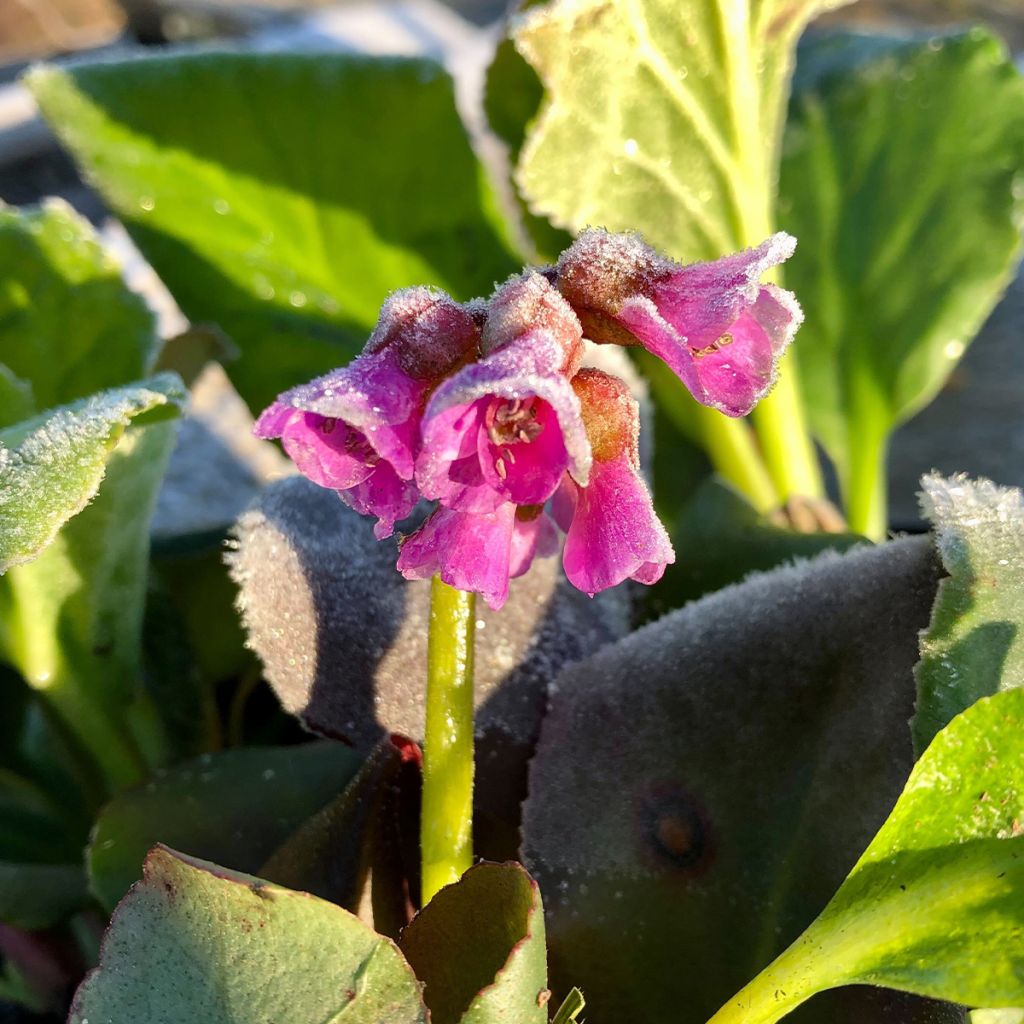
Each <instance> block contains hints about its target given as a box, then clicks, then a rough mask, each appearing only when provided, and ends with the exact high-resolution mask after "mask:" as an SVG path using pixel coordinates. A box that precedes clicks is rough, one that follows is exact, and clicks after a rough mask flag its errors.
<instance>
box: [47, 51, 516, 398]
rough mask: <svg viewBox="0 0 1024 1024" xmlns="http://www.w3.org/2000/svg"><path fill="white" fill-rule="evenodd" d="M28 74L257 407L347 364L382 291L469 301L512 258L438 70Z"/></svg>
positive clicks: (132, 68)
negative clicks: (235, 352)
mask: <svg viewBox="0 0 1024 1024" xmlns="http://www.w3.org/2000/svg"><path fill="white" fill-rule="evenodd" d="M28 83H29V85H30V87H31V88H32V90H33V92H34V94H35V96H36V98H37V99H38V101H39V104H40V106H41V107H42V109H43V111H44V113H45V115H46V117H47V118H48V120H49V121H50V123H51V124H53V125H54V127H55V129H56V130H57V133H58V135H59V136H60V138H61V139H62V141H63V142H64V143H65V145H67V146H68V147H69V148H70V149H71V151H72V152H73V153H74V155H75V157H76V158H77V160H78V161H79V162H80V163H81V164H82V166H83V167H84V168H85V170H86V172H87V173H88V175H89V177H90V179H91V180H92V181H93V182H94V183H95V184H96V185H97V187H98V188H99V189H100V191H101V193H102V194H103V196H104V198H105V199H106V200H107V201H108V202H109V203H110V204H111V206H112V207H113V208H114V209H115V210H116V211H117V213H118V215H119V216H120V217H121V219H122V220H123V221H124V222H125V224H126V226H127V227H128V229H129V231H130V232H131V234H132V236H133V238H134V239H135V240H136V242H137V243H138V244H139V246H140V247H141V249H142V251H143V253H144V254H145V255H146V257H147V258H148V259H149V261H150V262H151V263H152V264H153V266H154V267H155V268H156V270H157V272H158V273H159V274H160V277H161V278H162V279H163V281H164V282H165V283H166V284H167V286H168V288H170V290H171V292H172V293H173V295H174V297H175V298H176V299H177V301H178V303H179V304H180V305H181V307H182V309H183V310H184V311H185V313H186V314H187V315H188V316H189V317H191V318H192V319H193V320H209V321H213V322H216V323H218V324H219V325H220V326H221V327H222V328H223V329H224V330H225V331H226V332H227V333H228V334H229V335H230V336H231V338H232V339H233V340H234V341H235V342H236V343H237V344H238V345H239V347H240V348H241V350H242V358H241V359H240V360H239V361H238V363H236V364H235V365H234V366H233V367H232V377H233V379H234V380H235V382H236V385H237V386H238V388H239V391H240V392H241V393H242V396H243V397H244V398H245V399H246V400H247V401H248V402H249V403H250V405H251V406H252V407H253V408H254V409H259V408H262V407H263V406H264V405H265V404H267V403H268V402H269V401H270V400H271V399H272V398H273V397H274V396H275V395H276V393H277V392H279V391H281V390H283V389H285V388H286V387H289V386H291V385H293V384H295V383H296V382H298V381H301V380H304V379H306V378H308V377H309V376H311V375H312V374H314V373H319V372H323V371H325V370H327V369H329V368H330V367H332V366H336V365H338V364H339V363H342V362H345V361H347V360H348V359H349V358H351V357H352V355H354V354H355V353H356V352H357V351H359V349H360V348H362V345H363V342H364V341H365V339H366V336H367V334H368V332H369V331H370V329H371V328H372V327H373V325H374V323H375V322H376V319H377V311H378V308H379V306H380V304H381V302H382V300H383V299H384V297H385V296H386V295H387V293H388V292H389V291H391V290H392V289H394V288H398V287H402V286H406V285H414V284H432V285H437V286H439V287H442V288H445V289H447V290H449V291H451V292H452V293H453V294H455V295H456V297H458V298H469V297H471V296H473V295H475V294H479V293H486V292H490V290H491V288H492V287H493V283H494V281H495V280H499V279H501V278H504V277H505V276H507V275H508V274H509V273H511V272H512V271H513V270H514V269H515V262H516V261H514V260H513V258H512V256H511V255H510V249H509V245H508V241H507V238H506V229H505V226H504V224H503V222H502V220H501V217H500V215H499V214H498V212H497V206H496V203H495V199H494V196H493V194H492V191H491V189H490V186H489V184H488V183H487V181H486V178H485V175H484V172H483V169H482V168H481V166H480V165H479V163H478V162H477V160H476V158H475V157H474V155H473V153H472V150H471V149H470V147H469V143H468V141H467V138H466V133H465V130H464V128H463V126H462V124H461V122H460V121H459V118H458V116H457V114H456V111H455V104H454V98H453V91H452V83H451V81H450V79H449V78H448V77H447V76H446V75H445V74H444V73H443V72H442V71H441V69H440V68H439V67H437V66H436V65H435V64H432V63H430V62H427V61H422V60H401V59H369V58H364V57H356V56H350V55H339V54H330V55H328V54H316V55H308V56H307V55H295V54H255V53H250V54H243V53H217V54H211V53H205V54H190V55H173V56H161V57H158V58H156V59H152V60H134V61H122V62H106V63H97V64H91V65H78V66H74V67H71V68H63V69H57V68H42V69H39V70H36V71H34V72H32V73H31V74H30V75H29V78H28Z"/></svg>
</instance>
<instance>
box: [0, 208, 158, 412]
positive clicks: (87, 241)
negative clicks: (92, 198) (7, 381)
mask: <svg viewBox="0 0 1024 1024" xmlns="http://www.w3.org/2000/svg"><path fill="white" fill-rule="evenodd" d="M157 345H158V343H157V337H156V325H155V323H154V318H153V314H152V313H151V312H150V311H149V309H148V308H147V306H146V304H145V302H144V301H143V300H142V298H141V297H140V296H138V295H136V294H135V293H134V292H131V291H129V289H128V287H127V285H126V284H125V283H124V281H123V279H122V277H121V272H120V269H119V268H118V266H117V264H116V263H115V262H114V261H113V260H112V259H111V258H110V256H108V255H107V254H106V253H105V252H104V251H103V249H102V247H101V245H100V243H99V240H98V239H97V237H96V234H95V232H94V231H93V229H92V227H91V225H90V224H89V222H88V221H87V220H86V219H85V218H84V217H82V216H80V215H79V214H77V213H75V211H74V210H73V209H72V208H71V207H70V206H68V205H67V203H65V202H64V201H63V200H60V199H49V200H47V201H46V202H45V203H44V204H43V206H42V207H38V208H30V209H26V210H14V209H8V208H0V364H2V365H0V426H9V425H11V424H12V423H16V422H17V421H18V420H21V419H27V418H28V417H29V416H31V415H34V414H35V413H38V412H42V411H43V410H44V409H52V408H54V407H56V406H58V405H66V404H67V403H69V402H72V401H74V400H75V399H76V398H82V397H84V396H85V395H91V394H93V393H94V392H96V391H102V390H104V389H105V388H111V387H116V386H118V385H120V384H126V383H128V382H129V381H133V380H138V379H139V378H140V377H144V376H145V375H146V374H147V373H149V372H150V371H151V369H152V362H153V359H154V358H155V356H156V349H157ZM4 368H6V371H7V372H9V374H10V375H12V376H16V377H18V378H20V379H21V381H22V386H23V388H24V389H26V390H27V395H26V397H27V402H25V403H23V404H21V405H20V407H13V408H12V407H11V406H10V405H8V403H7V402H6V401H4V400H3V397H4V390H3V389H4V384H3V381H4V376H5V374H4Z"/></svg>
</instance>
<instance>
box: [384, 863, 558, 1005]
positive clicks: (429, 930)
mask: <svg viewBox="0 0 1024 1024" xmlns="http://www.w3.org/2000/svg"><path fill="white" fill-rule="evenodd" d="M401 947H402V952H403V953H405V955H406V957H407V958H408V960H409V963H410V964H412V967H413V970H414V971H415V972H416V976H417V977H418V978H419V979H420V981H422V982H423V983H424V989H423V998H424V1001H425V1002H426V1004H427V1007H428V1009H429V1010H430V1019H431V1022H432V1024H502V1022H504V1021H515V1022H516V1024H545V1022H546V1021H547V1019H548V1011H547V1001H548V999H549V998H550V995H551V993H550V992H549V991H548V988H547V953H546V950H545V947H544V911H543V909H542V907H541V902H540V890H539V889H538V888H537V883H536V882H534V881H533V879H532V878H530V876H529V875H528V874H527V873H526V872H525V871H524V870H523V869H522V868H521V867H520V866H519V865H518V864H513V863H509V864H489V863H487V862H483V863H480V864H477V865H475V866H474V867H472V868H470V869H469V871H467V872H466V873H465V874H464V875H463V876H462V878H461V879H459V881H458V882H455V883H454V884H453V885H448V886H445V888H443V889H442V890H441V891H440V892H438V893H437V895H435V896H434V898H433V899H432V900H431V901H430V902H429V903H428V904H427V905H426V906H425V907H424V908H423V910H421V911H420V913H419V914H418V915H417V916H416V917H415V918H413V920H412V923H411V924H410V925H409V927H408V928H406V930H405V931H404V932H403V933H402V940H401Z"/></svg>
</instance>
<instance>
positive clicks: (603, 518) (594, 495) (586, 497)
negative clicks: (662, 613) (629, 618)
mask: <svg viewBox="0 0 1024 1024" xmlns="http://www.w3.org/2000/svg"><path fill="white" fill-rule="evenodd" d="M570 486H571V485H570ZM562 499H563V502H566V501H568V502H571V503H572V505H573V514H572V522H571V524H570V526H569V530H568V534H567V535H566V539H565V552H564V554H563V556H562V562H563V565H564V567H565V575H566V576H567V578H568V580H569V582H570V583H571V584H572V585H573V586H574V587H577V588H578V589H579V590H582V591H583V592H584V593H587V594H590V595H591V596H593V595H594V594H596V593H598V592H599V591H601V590H607V589H608V588H609V587H614V586H616V584H619V583H621V582H622V581H623V580H625V579H634V580H637V581H638V582H640V583H648V584H650V583H655V582H656V581H657V580H659V579H660V578H661V575H662V573H663V572H664V571H665V566H666V565H669V564H671V563H672V562H674V561H675V552H674V551H673V550H672V544H671V542H670V541H669V539H668V534H666V532H665V528H664V527H663V526H662V525H661V523H660V522H659V521H658V517H657V516H656V515H655V513H654V507H653V505H652V504H651V495H650V493H649V492H648V490H647V486H646V484H645V483H644V482H643V480H642V479H641V478H640V476H639V474H638V473H637V471H636V470H635V469H634V468H633V466H632V465H631V461H630V458H629V453H628V452H627V451H625V450H624V451H623V452H622V453H621V454H620V455H619V456H618V457H617V458H615V459H613V460H612V461H610V462H595V463H594V468H593V471H592V473H591V479H590V483H589V484H588V485H587V486H586V487H577V488H575V494H572V493H567V494H565V495H563V496H562ZM563 514H564V513H563Z"/></svg>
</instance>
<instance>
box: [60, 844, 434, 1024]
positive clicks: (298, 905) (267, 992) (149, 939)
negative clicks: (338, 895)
mask: <svg viewBox="0 0 1024 1024" xmlns="http://www.w3.org/2000/svg"><path fill="white" fill-rule="evenodd" d="M90 1020H91V1021H138V1022H140V1024H141V1022H143V1021H145V1022H146V1024H157V1022H159V1024H195V1022H196V1021H203V1022H204V1024H277V1022H280V1021H285V1020H287V1021H290V1022H292V1024H327V1022H332V1021H338V1022H341V1021H342V1020H344V1022H345V1024H349V1022H351V1024H426V1020H427V1014H426V1010H425V1008H424V1006H423V1002H422V1000H421V998H420V991H419V985H418V984H417V982H416V979H415V977H414V976H413V973H412V971H411V970H410V969H409V966H408V964H406V963H405V961H404V960H403V959H402V956H401V954H400V953H399V952H398V950H397V949H396V948H395V946H394V944H393V943H392V942H391V941H390V940H388V939H385V938H382V937H381V936H379V935H375V934H374V933H373V932H372V931H370V929H369V928H367V927H366V926H365V925H363V924H361V923H360V922H359V921H358V920H357V919H356V918H355V917H353V916H352V915H351V914H349V913H348V912H346V911H344V910H342V909H341V908H340V907H336V906H334V905H333V904H332V903H325V902H324V901H323V900H319V899H317V898H316V897H314V896H309V895H307V894H306V893H298V892H292V891H290V890H288V889H282V888H280V887H279V886H276V885H271V884H270V883H267V882H263V881H261V880H259V879H257V878H253V877H252V876H251V875H244V874H240V873H238V872H234V871H228V870H227V869H225V868H220V867H217V866H215V865H213V864H209V863H206V862H204V861H200V860H195V859H193V858H190V857H186V856H184V855H183V854H177V853H174V852H173V851H171V850H168V849H166V848H164V847H159V846H158V847H156V848H155V849H154V850H153V851H152V852H151V853H150V855H149V856H148V857H147V859H146V867H145V873H144V877H143V881H142V883H141V884H140V885H138V886H136V887H135V888H134V889H132V891H131V892H130V893H129V894H128V896H126V897H125V899H124V900H123V901H122V902H121V904H120V905H119V906H118V908H117V910H116V911H115V913H114V917H113V920H112V923H111V926H110V929H109V931H108V932H107V935H106V937H105V939H104V941H103V948H102V951H101V954H100V966H99V967H98V968H97V970H95V971H94V972H93V973H92V974H90V975H89V976H88V977H87V978H86V980H85V982H84V983H83V984H82V986H81V988H79V990H78V993H77V995H76V996H75V1001H74V1004H73V1006H72V1008H71V1016H70V1017H69V1024H87V1022H88V1021H90Z"/></svg>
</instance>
